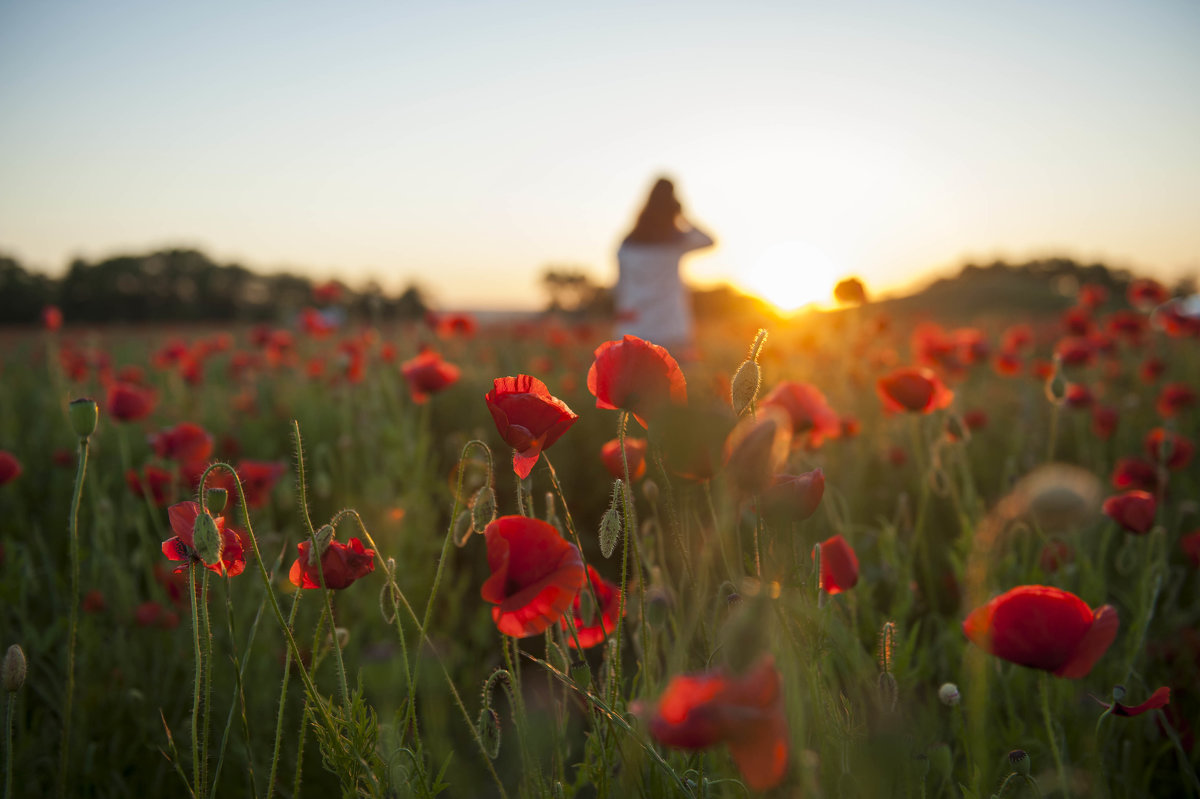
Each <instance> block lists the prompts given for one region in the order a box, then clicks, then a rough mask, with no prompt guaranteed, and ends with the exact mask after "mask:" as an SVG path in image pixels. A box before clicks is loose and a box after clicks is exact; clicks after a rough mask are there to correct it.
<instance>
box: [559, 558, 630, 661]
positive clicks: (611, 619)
mask: <svg viewBox="0 0 1200 799" xmlns="http://www.w3.org/2000/svg"><path fill="white" fill-rule="evenodd" d="M587 576H588V582H590V583H591V584H592V586H594V587H595V589H596V604H597V605H598V607H596V610H595V618H594V619H593V620H592V623H591V624H588V623H587V622H586V620H585V619H584V618H583V614H582V610H583V609H582V607H581V604H582V603H581V601H580V600H581V599H582V597H583V595H584V594H585V593H586V592H587V591H588V587H587V583H585V584H584V586H583V588H581V589H580V591H579V593H578V594H576V595H575V601H574V602H573V603H571V612H572V614H573V615H574V616H575V629H576V632H577V634H578V635H579V645H580V646H581V647H583V648H584V649H591V648H592V647H594V646H596V645H597V644H601V643H603V642H604V638H605V636H606V635H612V633H613V631H614V630H616V629H617V617H618V616H619V615H620V613H621V589H620V587H619V586H616V585H614V584H613V583H610V582H609V581H608V580H605V579H604V578H603V577H601V576H600V572H598V571H596V570H595V569H593V568H592V567H591V566H588V567H587ZM559 623H560V624H561V625H562V628H563V629H564V630H566V629H567V620H566V619H565V618H564V619H562V620H561V621H560V622H559ZM601 626H603V631H602V630H601ZM567 643H568V644H569V645H570V646H571V648H574V647H575V636H573V635H568V636H567Z"/></svg>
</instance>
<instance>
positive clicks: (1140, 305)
mask: <svg viewBox="0 0 1200 799" xmlns="http://www.w3.org/2000/svg"><path fill="white" fill-rule="evenodd" d="M1125 296H1126V298H1127V299H1128V300H1129V304H1130V305H1132V306H1133V307H1134V308H1137V309H1138V310H1139V311H1149V310H1150V309H1152V308H1153V307H1154V306H1156V305H1162V304H1163V303H1164V302H1166V301H1167V300H1168V299H1170V297H1171V295H1170V293H1169V292H1168V291H1167V289H1166V287H1165V286H1164V285H1163V284H1162V283H1159V282H1158V281H1157V280H1153V279H1151V278H1148V277H1144V278H1139V279H1137V280H1135V281H1133V282H1132V283H1130V284H1129V289H1128V290H1127V291H1126V294H1125Z"/></svg>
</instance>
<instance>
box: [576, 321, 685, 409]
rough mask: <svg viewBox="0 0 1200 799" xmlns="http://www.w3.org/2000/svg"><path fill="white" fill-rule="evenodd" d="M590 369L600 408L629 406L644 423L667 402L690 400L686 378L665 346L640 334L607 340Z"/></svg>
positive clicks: (590, 381) (590, 388) (591, 387)
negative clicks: (652, 341) (644, 338)
mask: <svg viewBox="0 0 1200 799" xmlns="http://www.w3.org/2000/svg"><path fill="white" fill-rule="evenodd" d="M594 354H595V360H594V361H593V362H592V366H591V368H590V369H588V376H587V387H588V391H590V392H591V393H592V395H593V396H594V397H595V398H596V407H597V408H607V409H610V410H617V409H620V410H626V411H629V412H630V413H632V414H633V417H634V418H635V419H637V420H638V422H639V423H640V424H641V425H642V427H647V426H648V425H647V423H648V422H649V421H650V419H651V418H652V417H653V416H654V415H655V414H657V413H658V412H659V411H660V410H662V409H663V408H665V407H666V406H668V405H683V404H685V403H687V381H686V380H685V379H684V377H683V371H682V370H680V368H679V364H678V363H676V362H675V359H674V358H672V357H671V353H669V352H667V350H666V348H665V347H660V346H658V345H657V344H651V343H650V342H649V341H645V340H643V339H640V338H638V337H637V336H628V335H627V336H625V337H624V338H622V339H621V340H620V341H606V342H604V343H603V344H601V345H600V346H599V347H597V348H596V352H595V353H594Z"/></svg>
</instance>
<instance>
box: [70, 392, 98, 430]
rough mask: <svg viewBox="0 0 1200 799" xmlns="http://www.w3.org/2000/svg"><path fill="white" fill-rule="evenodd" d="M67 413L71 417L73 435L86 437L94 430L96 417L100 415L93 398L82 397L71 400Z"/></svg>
mask: <svg viewBox="0 0 1200 799" xmlns="http://www.w3.org/2000/svg"><path fill="white" fill-rule="evenodd" d="M67 415H68V416H69V417H70V418H71V428H72V429H73V430H74V431H75V435H77V436H79V437H80V438H88V437H89V436H91V434H92V433H94V432H96V419H97V418H98V417H99V415H100V408H99V406H98V405H96V401H95V400H94V399H89V398H87V397H83V398H81V399H77V400H71V404H70V406H68V408H67Z"/></svg>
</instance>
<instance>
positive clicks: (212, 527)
mask: <svg viewBox="0 0 1200 799" xmlns="http://www.w3.org/2000/svg"><path fill="white" fill-rule="evenodd" d="M192 541H193V542H194V543H195V545H196V554H197V555H199V556H200V560H202V561H204V563H205V564H206V565H210V564H214V563H220V562H221V532H220V531H219V530H217V522H216V520H215V519H213V517H212V516H210V515H209V514H207V513H197V514H196V521H195V522H193V523H192Z"/></svg>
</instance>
